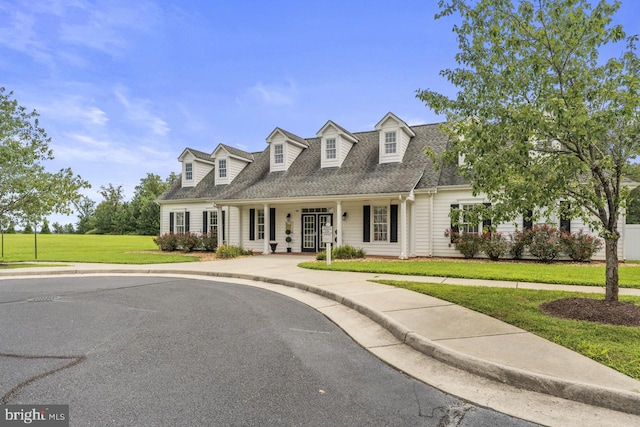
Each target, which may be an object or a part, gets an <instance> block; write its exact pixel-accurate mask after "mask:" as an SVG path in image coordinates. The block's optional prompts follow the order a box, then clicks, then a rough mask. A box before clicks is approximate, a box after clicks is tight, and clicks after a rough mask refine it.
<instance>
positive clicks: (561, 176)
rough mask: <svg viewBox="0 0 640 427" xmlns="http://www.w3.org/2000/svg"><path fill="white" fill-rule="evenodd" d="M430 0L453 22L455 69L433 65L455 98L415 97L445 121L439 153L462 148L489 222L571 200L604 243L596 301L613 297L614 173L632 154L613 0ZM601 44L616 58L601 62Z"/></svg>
mask: <svg viewBox="0 0 640 427" xmlns="http://www.w3.org/2000/svg"><path fill="white" fill-rule="evenodd" d="M592 3H595V4H592ZM439 5H440V7H441V13H439V14H438V15H437V16H436V18H442V17H446V16H449V15H452V14H459V15H460V17H461V23H460V24H457V25H455V26H454V27H453V31H454V33H455V34H456V35H457V38H458V47H459V51H458V53H457V54H456V56H455V59H456V62H457V63H458V68H454V69H447V70H443V71H442V72H441V75H442V76H444V77H445V78H446V79H447V80H448V81H449V82H451V83H452V84H453V85H454V86H455V87H456V88H457V95H456V97H455V98H453V99H450V98H448V97H447V96H445V95H443V94H440V93H437V92H435V91H432V90H419V91H418V94H417V96H418V97H419V98H420V99H422V100H423V101H424V102H425V103H426V104H427V105H428V106H429V107H431V108H432V109H433V110H434V111H435V112H436V113H438V114H445V115H446V117H447V121H448V122H447V125H445V126H443V129H444V130H445V132H447V133H448V135H449V136H450V147H449V149H448V150H447V152H446V154H445V155H444V156H443V157H444V159H445V160H448V161H453V160H454V159H456V160H457V159H458V155H460V154H462V155H464V162H462V164H461V165H460V166H459V171H460V173H461V174H462V176H463V177H465V178H467V179H468V180H469V181H470V182H471V184H472V187H473V191H474V193H476V194H478V193H486V194H487V196H488V197H489V198H490V199H491V200H493V201H494V203H493V204H492V205H491V208H490V210H491V212H490V214H491V215H492V217H493V218H494V222H496V223H499V222H506V221H511V220H514V219H515V218H516V217H517V216H518V215H522V214H526V212H527V211H529V210H530V209H532V208H536V207H543V208H554V207H556V208H557V206H558V201H560V200H565V201H569V202H570V209H568V210H567V212H564V213H565V214H569V215H571V216H573V217H580V218H583V219H584V220H585V221H587V222H588V223H589V224H590V225H591V226H592V227H594V228H595V229H597V230H599V231H600V235H601V236H602V237H603V238H604V240H605V253H606V277H605V283H606V296H605V299H606V300H607V301H617V299H618V253H617V244H618V240H619V237H620V233H619V231H618V219H619V218H620V215H621V213H622V211H623V209H624V207H625V204H626V201H627V197H628V193H629V191H628V189H626V188H625V187H624V186H623V184H622V177H623V173H624V172H625V170H626V168H627V167H628V165H629V162H630V159H633V158H634V157H635V156H636V155H638V153H639V151H640V150H639V145H640V121H639V120H638V118H639V117H640V61H639V60H638V56H637V54H636V41H637V36H632V37H628V38H627V36H626V34H625V33H624V31H623V29H622V27H621V26H619V25H613V24H612V16H613V15H614V13H615V12H616V11H617V10H618V8H619V6H620V2H613V3H612V4H609V3H608V2H607V1H604V0H600V1H597V2H592V1H587V0H536V1H532V0H529V1H525V0H522V1H518V2H517V5H515V4H514V2H513V1H511V0H478V1H466V0H448V1H445V0H440V3H439ZM612 45H613V46H612ZM609 46H612V47H614V48H615V49H614V51H616V52H620V56H619V57H612V58H607V59H602V58H600V54H601V52H603V51H604V48H605V47H609ZM564 205H565V206H569V205H568V204H564Z"/></svg>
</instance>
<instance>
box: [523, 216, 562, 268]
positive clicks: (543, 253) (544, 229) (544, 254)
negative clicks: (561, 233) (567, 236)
mask: <svg viewBox="0 0 640 427" xmlns="http://www.w3.org/2000/svg"><path fill="white" fill-rule="evenodd" d="M560 250H561V245H560V239H559V238H558V231H557V230H556V229H555V228H554V227H552V226H550V225H548V224H544V225H540V226H534V227H533V230H532V231H531V242H530V243H529V253H530V254H531V256H534V257H536V258H538V259H539V260H540V261H542V262H551V261H553V260H554V259H556V258H557V257H558V255H559V254H560Z"/></svg>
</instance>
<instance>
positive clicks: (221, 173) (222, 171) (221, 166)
mask: <svg viewBox="0 0 640 427" xmlns="http://www.w3.org/2000/svg"><path fill="white" fill-rule="evenodd" d="M218 177H220V178H226V177H227V159H220V160H218Z"/></svg>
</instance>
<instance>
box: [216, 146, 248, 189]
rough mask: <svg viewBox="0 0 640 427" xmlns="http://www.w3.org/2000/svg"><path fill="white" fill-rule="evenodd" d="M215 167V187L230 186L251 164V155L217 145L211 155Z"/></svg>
mask: <svg viewBox="0 0 640 427" xmlns="http://www.w3.org/2000/svg"><path fill="white" fill-rule="evenodd" d="M211 157H213V159H214V161H215V165H216V177H215V178H216V179H215V181H216V185H222V184H230V183H231V181H233V179H234V178H235V177H236V176H238V174H239V173H240V172H241V171H242V170H243V169H244V168H245V167H247V165H248V164H249V163H251V162H253V154H251V153H247V152H246V151H242V150H239V149H237V148H233V147H229V146H228V145H225V144H218V146H217V147H216V149H215V150H213V153H212V154H211Z"/></svg>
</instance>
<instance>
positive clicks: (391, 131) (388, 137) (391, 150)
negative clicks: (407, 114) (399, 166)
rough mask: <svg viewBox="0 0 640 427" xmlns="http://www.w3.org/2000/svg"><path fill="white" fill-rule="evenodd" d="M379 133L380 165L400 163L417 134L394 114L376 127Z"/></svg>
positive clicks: (387, 116) (388, 115)
mask: <svg viewBox="0 0 640 427" xmlns="http://www.w3.org/2000/svg"><path fill="white" fill-rule="evenodd" d="M375 128H376V130H377V131H378V138H379V141H380V142H379V145H378V156H379V157H378V163H380V164H383V163H400V162H402V159H403V158H404V155H405V153H406V152H407V147H408V146H409V141H410V140H411V138H413V137H415V136H416V134H415V132H414V131H413V130H411V128H410V127H409V125H408V124H406V123H405V122H403V121H402V120H401V119H400V118H399V117H398V116H396V115H395V114H393V113H387V115H385V116H384V117H383V118H382V120H380V121H379V122H378V124H377V125H376V127H375Z"/></svg>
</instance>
